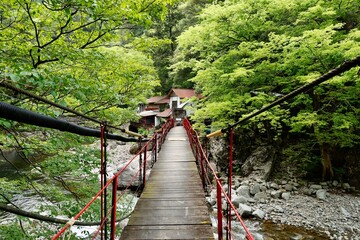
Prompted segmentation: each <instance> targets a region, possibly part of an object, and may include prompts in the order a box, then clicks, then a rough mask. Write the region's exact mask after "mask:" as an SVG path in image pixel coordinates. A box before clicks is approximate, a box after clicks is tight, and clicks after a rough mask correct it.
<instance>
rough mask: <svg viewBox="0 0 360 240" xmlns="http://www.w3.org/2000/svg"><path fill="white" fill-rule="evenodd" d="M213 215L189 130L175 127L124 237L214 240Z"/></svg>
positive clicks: (163, 147) (152, 171)
mask: <svg viewBox="0 0 360 240" xmlns="http://www.w3.org/2000/svg"><path fill="white" fill-rule="evenodd" d="M209 215H210V213H209V210H208V208H207V205H206V202H205V195H204V191H203V189H202V184H201V180H200V176H199V174H198V171H197V167H196V163H195V158H194V156H193V154H192V151H191V148H190V145H189V141H188V138H187V135H186V132H185V129H184V128H183V127H182V126H177V127H174V128H172V129H171V130H170V132H169V134H168V136H167V139H166V141H165V143H164V144H163V145H162V149H161V151H160V153H159V157H158V161H157V162H156V163H155V165H154V167H153V169H152V170H151V173H150V177H149V179H148V181H147V183H146V186H145V189H144V191H143V193H142V194H141V197H140V199H139V200H138V203H137V204H136V207H135V210H134V212H133V214H132V215H131V217H130V219H129V223H128V225H127V226H126V227H125V229H124V231H123V233H122V235H121V238H120V239H121V240H127V239H214V235H213V228H212V226H211V221H210V217H209Z"/></svg>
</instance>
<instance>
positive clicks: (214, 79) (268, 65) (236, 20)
mask: <svg viewBox="0 0 360 240" xmlns="http://www.w3.org/2000/svg"><path fill="white" fill-rule="evenodd" d="M359 6H360V2H359V1H358V0H353V1H346V2H345V1H313V0H306V1H295V0H291V1H283V0H276V1H267V0H262V1H255V0H245V1H224V2H221V3H218V4H216V5H211V6H208V7H207V8H206V9H204V10H203V11H202V13H201V14H200V15H199V18H200V22H199V23H198V24H197V25H195V26H193V27H190V28H189V29H188V30H186V31H185V32H183V33H182V34H181V35H180V36H179V38H178V47H177V49H176V51H175V63H174V64H173V65H172V66H171V68H172V71H173V72H172V74H173V75H175V76H178V77H179V78H182V79H185V80H186V79H187V80H190V81H193V82H194V83H195V85H196V87H197V88H198V89H199V90H200V91H202V92H203V95H204V96H205V98H204V99H203V100H202V101H200V103H199V104H198V108H199V110H198V111H197V112H196V113H195V116H194V117H193V119H195V120H197V121H198V123H201V122H203V120H204V119H205V118H208V117H211V118H212V119H213V120H214V121H213V127H214V128H215V129H216V128H219V127H224V126H226V125H227V124H229V123H233V122H235V121H237V120H238V119H239V118H241V117H243V116H244V115H245V114H248V113H249V112H252V111H254V110H255V109H259V108H261V107H262V106H264V105H266V104H268V103H270V102H271V101H273V100H274V99H276V98H277V97H279V96H281V95H283V94H286V93H289V92H290V91H292V90H294V89H295V88H297V87H299V86H302V85H303V84H305V83H307V82H308V81H311V80H314V79H315V78H316V77H318V76H320V75H321V74H324V73H326V72H327V71H329V70H330V69H332V68H334V67H336V66H338V65H339V64H341V63H342V62H343V61H345V60H347V59H351V58H353V57H355V56H358V55H359V54H360V50H359V38H358V36H359V29H358V25H359V23H360V21H359V17H358V16H359V14H358V13H359ZM357 72H358V69H357V68H354V69H352V70H350V71H348V72H347V73H345V74H343V75H341V76H338V77H336V78H334V79H332V80H331V81H329V82H327V83H325V84H322V85H321V86H319V87H316V88H314V90H313V91H310V92H307V93H305V94H303V95H301V96H298V97H297V98H296V99H294V100H293V101H291V102H289V103H288V104H286V105H283V106H282V108H276V109H272V110H271V111H269V112H268V113H266V114H264V115H261V116H259V117H257V118H256V119H253V120H252V121H251V122H250V124H249V125H248V127H250V128H252V129H253V128H255V129H258V130H260V133H261V132H262V131H266V132H271V133H272V136H273V138H279V136H282V135H283V137H285V135H288V134H290V137H291V136H293V137H295V136H297V135H296V134H295V133H301V134H304V135H303V137H306V138H309V139H313V140H314V144H315V145H316V146H317V148H318V151H313V154H319V155H321V159H322V165H323V177H324V178H325V177H326V178H330V177H332V176H333V171H332V169H333V168H332V160H333V159H332V158H333V155H334V152H336V151H337V150H338V149H340V148H344V147H355V146H357V145H358V144H359V138H358V136H359V128H358V127H357V126H359V124H358V123H359V112H358V108H359V105H358V104H359V101H358V94H356V92H359V88H358V87H359V86H358V82H359V81H358V75H357ZM287 129H290V133H288V130H287ZM291 134H294V135H291Z"/></svg>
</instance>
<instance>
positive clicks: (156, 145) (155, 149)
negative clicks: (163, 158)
mask: <svg viewBox="0 0 360 240" xmlns="http://www.w3.org/2000/svg"><path fill="white" fill-rule="evenodd" d="M153 144H154V163H156V161H157V153H158V152H157V151H158V133H155V137H154V143H153Z"/></svg>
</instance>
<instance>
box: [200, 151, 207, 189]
mask: <svg viewBox="0 0 360 240" xmlns="http://www.w3.org/2000/svg"><path fill="white" fill-rule="evenodd" d="M204 162H205V156H204V154H203V153H202V152H200V168H201V181H202V185H203V188H204V189H206V186H205V167H204Z"/></svg>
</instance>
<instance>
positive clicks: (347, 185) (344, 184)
mask: <svg viewBox="0 0 360 240" xmlns="http://www.w3.org/2000/svg"><path fill="white" fill-rule="evenodd" d="M342 188H343V189H345V190H348V189H350V184H348V183H343V184H342Z"/></svg>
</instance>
